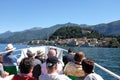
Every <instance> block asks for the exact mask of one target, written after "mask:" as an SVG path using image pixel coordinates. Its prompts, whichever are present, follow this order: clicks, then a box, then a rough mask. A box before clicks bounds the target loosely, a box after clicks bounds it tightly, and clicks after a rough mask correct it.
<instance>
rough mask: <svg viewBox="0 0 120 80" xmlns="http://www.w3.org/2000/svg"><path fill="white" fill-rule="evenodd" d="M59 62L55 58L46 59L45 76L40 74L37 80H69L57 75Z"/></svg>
mask: <svg viewBox="0 0 120 80" xmlns="http://www.w3.org/2000/svg"><path fill="white" fill-rule="evenodd" d="M58 63H59V60H58V58H57V57H55V56H51V57H48V59H47V60H46V68H47V72H48V73H47V74H41V75H40V76H39V80H71V79H69V78H68V77H67V76H65V75H63V74H58V72H57V71H58V68H59V67H58Z"/></svg>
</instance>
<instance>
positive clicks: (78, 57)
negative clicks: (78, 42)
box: [74, 51, 85, 62]
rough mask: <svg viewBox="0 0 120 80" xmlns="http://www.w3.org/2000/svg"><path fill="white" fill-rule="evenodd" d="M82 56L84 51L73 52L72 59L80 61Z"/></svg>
mask: <svg viewBox="0 0 120 80" xmlns="http://www.w3.org/2000/svg"><path fill="white" fill-rule="evenodd" d="M84 57H85V55H84V53H83V52H81V51H79V52H77V53H76V54H75V56H74V60H75V61H77V62H81V61H82V59H83V58H84Z"/></svg>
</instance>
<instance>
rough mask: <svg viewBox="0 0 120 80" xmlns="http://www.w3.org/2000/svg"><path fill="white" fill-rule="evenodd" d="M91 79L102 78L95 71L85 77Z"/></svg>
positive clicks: (87, 79) (100, 79) (98, 79)
mask: <svg viewBox="0 0 120 80" xmlns="http://www.w3.org/2000/svg"><path fill="white" fill-rule="evenodd" d="M93 79H97V80H104V79H103V78H102V77H101V76H100V75H98V74H96V73H91V74H89V75H87V76H86V77H85V80H93Z"/></svg>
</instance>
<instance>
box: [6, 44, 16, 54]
mask: <svg viewBox="0 0 120 80" xmlns="http://www.w3.org/2000/svg"><path fill="white" fill-rule="evenodd" d="M15 49H16V48H15V47H13V45H12V44H11V43H10V44H7V46H6V47H5V50H6V51H7V52H9V51H14V50H15Z"/></svg>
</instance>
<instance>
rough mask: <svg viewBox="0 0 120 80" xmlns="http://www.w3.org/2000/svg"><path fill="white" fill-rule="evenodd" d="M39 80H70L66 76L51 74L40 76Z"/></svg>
mask: <svg viewBox="0 0 120 80" xmlns="http://www.w3.org/2000/svg"><path fill="white" fill-rule="evenodd" d="M39 80H71V79H70V78H68V77H67V76H66V75H63V74H61V75H60V74H58V73H52V74H41V75H40V76H39Z"/></svg>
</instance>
